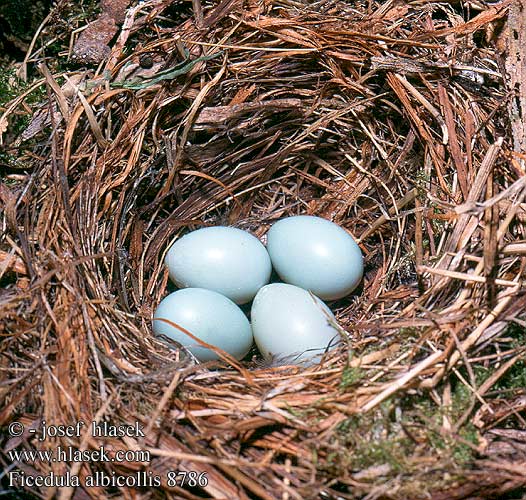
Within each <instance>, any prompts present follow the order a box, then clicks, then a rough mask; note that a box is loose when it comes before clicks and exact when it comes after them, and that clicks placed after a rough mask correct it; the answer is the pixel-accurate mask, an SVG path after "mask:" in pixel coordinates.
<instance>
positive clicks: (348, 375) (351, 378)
mask: <svg viewBox="0 0 526 500" xmlns="http://www.w3.org/2000/svg"><path fill="white" fill-rule="evenodd" d="M364 375H365V374H364V372H363V370H362V369H361V368H360V367H357V366H350V365H347V366H346V367H345V368H344V369H343V371H342V378H341V380H340V390H342V391H344V390H345V389H348V388H349V387H351V386H353V385H354V384H356V382H359V381H360V380H361V379H362V378H363V377H364Z"/></svg>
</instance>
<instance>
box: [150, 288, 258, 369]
mask: <svg viewBox="0 0 526 500" xmlns="http://www.w3.org/2000/svg"><path fill="white" fill-rule="evenodd" d="M154 318H164V319H167V320H170V321H171V322H173V323H176V324H177V325H179V326H181V327H183V328H185V329H186V330H188V331H189V332H190V333H191V334H193V335H194V336H195V337H197V338H199V339H200V340H203V341H204V342H206V343H207V344H212V345H214V346H216V347H219V348H220V349H223V351H226V352H227V353H229V354H230V355H232V356H233V357H234V358H236V359H241V358H243V357H244V356H245V355H246V354H247V353H248V351H249V350H250V347H251V346H252V342H253V337H252V329H251V328H250V323H249V322H248V319H247V317H246V316H245V314H244V313H243V311H242V310H241V309H240V308H239V307H238V306H237V305H236V304H234V302H232V301H231V300H230V299H228V298H227V297H225V296H224V295H221V294H219V293H217V292H213V291H211V290H204V289H202V288H185V289H183V290H177V291H176V292H173V293H171V294H170V295H168V296H167V297H165V298H164V299H163V300H162V301H161V303H160V304H159V306H158V307H157V309H156V311H155V314H154ZM153 332H154V334H155V335H157V336H158V335H166V336H167V337H169V338H171V339H173V340H175V341H176V342H178V343H179V344H181V345H182V346H184V347H186V348H187V349H188V350H189V351H190V352H191V353H192V354H193V355H194V356H195V357H196V358H197V359H199V360H200V361H210V360H214V359H219V356H218V355H217V354H216V353H215V352H214V351H213V350H211V349H208V348H206V347H203V346H201V345H200V344H199V342H197V341H195V340H194V339H192V338H191V337H190V336H189V335H187V334H186V333H184V332H182V331H181V330H179V329H178V328H176V327H174V326H171V325H169V324H168V323H166V322H164V321H159V320H155V319H154V321H153Z"/></svg>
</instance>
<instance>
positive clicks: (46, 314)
mask: <svg viewBox="0 0 526 500" xmlns="http://www.w3.org/2000/svg"><path fill="white" fill-rule="evenodd" d="M118 3H119V2H113V4H118ZM124 3H125V4H126V3H127V2H124ZM102 4H103V6H102V9H103V10H102V12H101V13H100V16H99V18H98V21H96V22H99V24H98V25H97V24H95V23H94V25H91V26H90V27H88V29H87V30H84V31H82V29H83V28H85V26H86V24H87V22H88V20H93V19H95V18H96V16H97V12H96V9H94V8H93V7H94V6H93V5H91V7H90V8H91V10H88V11H83V10H82V9H83V8H84V9H87V8H88V7H87V3H86V2H85V3H84V4H80V5H77V6H73V5H71V4H70V3H68V2H65V1H60V2H58V4H56V5H55V7H54V9H53V10H52V11H51V13H50V14H49V16H48V17H47V18H46V20H45V22H44V23H43V24H42V26H41V28H40V29H39V31H38V33H37V34H36V36H35V39H34V43H33V44H32V45H31V47H30V50H29V52H28V55H27V57H26V60H25V61H24V62H23V63H22V64H21V65H19V67H18V69H19V75H20V74H21V75H22V76H24V77H26V78H27V79H28V83H25V84H22V83H19V80H17V79H15V78H11V79H8V82H7V84H8V85H9V88H10V89H11V91H12V90H13V89H18V91H17V92H15V93H14V94H13V95H11V94H9V96H8V94H7V93H6V94H5V95H4V97H3V98H2V99H3V100H2V104H1V108H0V112H1V114H0V132H1V133H2V142H3V146H2V150H1V155H2V156H1V159H2V163H1V168H2V170H3V180H2V182H1V184H0V203H1V206H2V209H3V211H2V214H1V223H2V234H1V236H0V277H1V281H2V291H1V295H0V320H1V324H2V325H3V327H2V328H3V333H2V343H1V344H0V353H1V356H0V360H1V385H0V398H1V405H0V408H1V411H0V424H1V425H2V426H3V437H2V440H1V441H0V444H1V450H2V451H1V457H2V458H1V459H2V461H3V464H4V474H3V477H2V487H3V488H4V492H6V493H7V492H11V494H12V495H16V494H19V495H22V491H23V490H25V491H26V493H31V492H32V493H33V494H35V495H37V496H38V497H42V498H51V497H53V496H54V495H56V496H57V497H58V498H60V499H69V498H78V499H83V498H101V499H103V498H109V497H110V496H111V497H119V498H132V497H133V498H144V499H146V498H181V499H197V498H218V499H219V498H222V499H238V498H239V499H249V498H254V499H256V498H257V499H264V500H271V499H272V500H277V499H280V500H281V499H283V500H285V499H307V498H312V499H314V498H321V499H327V500H329V499H347V498H369V499H373V498H386V499H387V498H389V499H395V498H399V499H407V498H433V499H461V498H489V497H492V498H493V497H499V498H503V497H504V495H508V494H510V495H512V494H513V492H517V491H518V490H519V489H520V488H521V487H524V485H525V484H526V474H525V472H524V471H525V468H524V465H525V462H526V448H525V445H524V443H525V442H526V432H525V430H524V427H525V415H524V410H525V408H526V395H525V392H524V386H525V383H526V377H525V375H524V373H525V372H524V337H525V335H524V334H525V325H526V315H525V313H524V311H525V306H526V295H525V294H524V286H523V283H522V276H523V273H524V266H525V264H526V260H525V258H524V256H525V255H526V234H525V226H524V221H525V218H526V204H525V203H524V196H525V194H526V176H525V162H524V160H525V158H526V157H525V156H524V153H525V144H526V132H525V128H524V124H523V122H522V121H521V117H523V116H525V114H524V113H526V104H525V103H526V91H525V87H524V81H525V80H524V75H526V69H525V66H524V61H525V60H526V54H525V52H524V50H525V49H524V47H526V40H525V38H526V29H525V28H524V26H523V24H522V23H523V19H522V18H521V14H520V6H519V3H518V2H517V3H512V2H511V1H509V0H504V1H501V2H498V3H495V4H491V5H488V4H485V3H479V2H470V3H465V4H461V3H443V2H440V3H439V2H436V3H434V2H419V1H417V2H412V3H403V2H397V1H390V0H389V1H386V2H377V1H372V2H362V1H361V0H357V1H355V2H347V1H343V0H322V1H320V2H315V3H311V2H307V1H304V0H267V1H265V2H263V1H260V2H258V1H252V0H247V1H245V2H242V1H240V0H222V1H221V2H219V3H216V2H207V3H203V4H201V3H200V2H199V0H193V1H192V2H191V3H190V2H185V3H178V2H176V1H172V0H145V1H143V2H140V3H138V4H137V3H132V5H131V6H126V5H124V6H123V5H122V4H123V2H122V1H121V2H120V5H117V6H115V5H114V7H115V8H114V11H118V10H119V9H125V10H122V11H119V12H120V13H121V14H122V15H121V14H119V13H118V14H112V13H111V12H112V11H111V4H112V2H108V1H107V2H102ZM108 4H110V6H109V7H108ZM108 12H109V13H110V14H108ZM88 14H89V15H88ZM112 16H113V17H112ZM86 17H89V19H86ZM101 19H103V21H104V19H105V20H106V21H104V22H100V20H101ZM108 19H109V20H108ZM112 23H113V24H112ZM108 26H109V28H108ZM88 30H90V31H88ZM112 30H113V32H112ZM105 47H106V48H105ZM17 82H18V83H17ZM4 84H5V82H4ZM297 214H309V215H317V216H321V217H324V218H327V219H329V220H331V221H334V222H336V223H337V224H339V225H341V226H342V227H344V228H345V229H347V230H348V231H349V232H350V233H351V234H353V235H354V237H355V239H356V240H357V241H358V242H359V245H360V247H361V249H362V251H363V253H364V256H365V275H364V280H363V284H362V285H361V286H360V288H359V289H358V290H357V291H355V293H354V294H353V295H352V296H350V297H347V298H344V299H341V300H339V301H338V302H335V303H331V307H332V309H333V310H334V311H335V314H336V317H337V319H338V322H339V324H340V325H341V327H342V329H343V330H344V331H345V334H346V335H345V337H346V338H345V342H343V343H342V345H341V346H339V348H338V349H336V350H335V351H332V352H331V353H329V354H327V355H326V356H325V358H324V359H323V361H322V363H320V364H319V365H316V366H310V367H299V366H290V365H284V364H280V363H279V362H275V363H268V362H264V361H263V360H262V359H261V358H260V357H259V355H258V353H257V352H255V351H252V352H251V353H250V354H249V355H248V356H247V358H245V359H244V360H242V361H240V362H239V363H237V364H229V363H228V362H226V361H217V362H208V363H203V364H198V363H196V362H195V360H193V359H192V357H190V356H188V355H187V353H185V352H183V351H181V350H178V349H176V348H173V347H170V346H167V345H166V344H164V343H162V342H160V341H158V340H157V339H155V338H154V337H153V335H152V330H151V319H152V313H153V310H154V309H155V307H156V306H157V304H158V303H159V302H160V300H161V299H162V298H163V297H164V296H165V295H166V294H167V293H168V292H169V291H170V290H171V285H170V284H169V282H168V275H167V270H166V269H165V267H164V265H163V258H164V254H165V252H166V250H167V248H168V246H169V244H170V242H172V241H173V240H174V239H175V238H177V237H178V236H180V235H182V234H184V233H185V232H187V231H190V230H194V229H197V228H199V227H203V226H207V225H231V226H236V227H239V228H243V229H246V230H249V231H251V232H253V233H254V234H255V235H257V236H258V237H260V238H262V239H264V237H265V233H266V232H267V230H268V228H269V227H270V225H271V224H272V223H273V222H275V221H276V220H278V219H279V218H281V217H284V216H289V215H297ZM36 451H38V452H46V451H48V452H51V453H52V455H51V456H47V458H50V459H49V460H46V455H44V456H42V455H31V453H30V452H36ZM62 451H63V452H64V453H67V454H66V455H61V454H60V453H61V452H62ZM125 452H126V453H125ZM97 453H98V454H97ZM39 478H40V479H39ZM50 478H51V479H50ZM68 478H69V479H68ZM44 481H48V482H47V483H44ZM77 482H78V485H77ZM17 492H18V493H17ZM20 498H22V496H20ZM510 498H511V497H510Z"/></svg>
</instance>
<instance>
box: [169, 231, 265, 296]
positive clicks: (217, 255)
mask: <svg viewBox="0 0 526 500" xmlns="http://www.w3.org/2000/svg"><path fill="white" fill-rule="evenodd" d="M165 263H166V265H167V266H168V270H169V274H170V278H171V279H172V281H173V282H174V283H175V284H176V285H177V286H178V287H179V288H188V287H197V288H206V289H208V290H213V291H215V292H218V293H221V294H223V295H225V296H226V297H228V298H229V299H231V300H233V301H234V302H235V303H236V304H244V303H246V302H249V301H251V300H252V299H253V298H254V296H255V295H256V293H257V291H258V290H259V289H260V288H261V287H262V286H264V285H266V284H267V283H268V282H269V279H270V273H271V271H272V265H271V263H270V257H269V255H268V253H267V250H266V249H265V247H264V246H263V244H262V243H261V242H260V241H259V240H258V239H257V238H256V237H255V236H253V235H251V234H250V233H248V232H247V231H243V230H241V229H237V228H234V227H224V226H216V227H206V228H203V229H198V230H197V231H193V232H191V233H188V234H186V235H185V236H183V237H182V238H180V239H178V240H177V241H176V242H175V243H174V244H173V245H172V247H171V248H170V250H169V251H168V253H167V255H166V259H165Z"/></svg>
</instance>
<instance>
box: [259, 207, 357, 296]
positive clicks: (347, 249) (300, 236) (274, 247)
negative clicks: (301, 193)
mask: <svg viewBox="0 0 526 500" xmlns="http://www.w3.org/2000/svg"><path fill="white" fill-rule="evenodd" d="M267 250H268V253H269V255H270V259H271V261H272V265H273V266H274V269H275V270H276V272H277V273H278V274H279V276H280V278H281V279H282V280H283V281H285V282H286V283H290V284H292V285H296V286H299V287H301V288H305V289H306V290H310V291H312V293H314V295H317V296H318V297H320V298H322V299H324V300H335V299H339V298H341V297H345V296H346V295H348V294H349V293H351V292H352V291H353V290H354V289H355V288H356V287H357V286H358V284H359V283H360V281H361V279H362V276H363V256H362V252H361V250H360V247H359V246H358V245H357V244H356V242H355V241H354V240H353V238H352V237H351V236H350V235H349V234H348V233H347V232H346V231H345V230H344V229H343V228H341V227H340V226H338V225H337V224H334V223H333V222H331V221H328V220H327V219H322V218H321V217H313V216H309V215H299V216H295V217H287V218H286V219H282V220H280V221H278V222H276V223H275V224H274V225H273V226H272V227H271V228H270V230H269V232H268V234H267Z"/></svg>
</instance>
